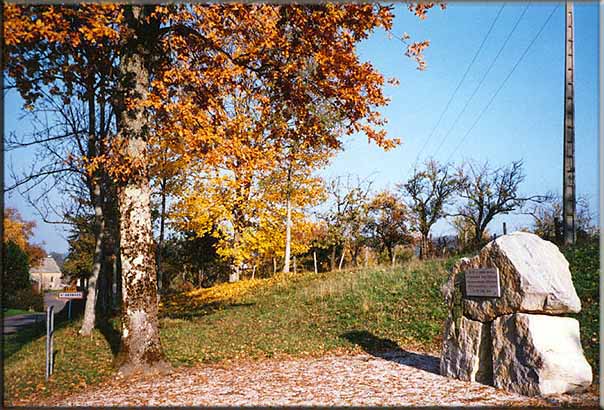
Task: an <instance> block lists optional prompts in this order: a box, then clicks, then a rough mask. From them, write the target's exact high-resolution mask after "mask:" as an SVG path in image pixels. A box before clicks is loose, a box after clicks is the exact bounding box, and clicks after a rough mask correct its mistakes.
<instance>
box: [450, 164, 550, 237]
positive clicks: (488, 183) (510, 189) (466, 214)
mask: <svg viewBox="0 0 604 410" xmlns="http://www.w3.org/2000/svg"><path fill="white" fill-rule="evenodd" d="M457 178H458V181H459V197H460V198H461V199H462V202H461V203H460V205H459V207H458V209H457V213H456V214H454V216H460V217H462V218H464V219H465V220H466V221H467V222H468V223H470V224H471V226H472V227H473V228H474V235H473V236H474V238H473V239H474V241H475V244H476V245H480V244H481V243H482V242H483V236H484V232H485V230H486V228H487V225H488V224H489V223H490V222H491V221H492V220H493V218H495V216H497V215H501V214H508V213H510V212H514V211H518V212H520V211H521V210H522V208H523V206H524V205H525V204H526V203H527V202H529V201H534V202H541V201H543V200H545V199H546V198H547V196H545V195H533V196H522V195H521V194H520V190H519V189H520V184H521V183H522V181H524V174H523V172H522V161H514V162H512V163H511V164H510V165H509V166H507V167H501V168H495V169H493V168H491V167H490V166H489V164H488V161H487V162H484V163H483V164H476V163H472V162H467V163H465V164H462V165H461V166H460V167H459V168H458V170H457Z"/></svg>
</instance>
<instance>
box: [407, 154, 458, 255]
mask: <svg viewBox="0 0 604 410" xmlns="http://www.w3.org/2000/svg"><path fill="white" fill-rule="evenodd" d="M398 188H399V189H401V190H403V192H405V193H406V194H407V195H408V201H407V202H408V206H409V209H410V211H411V214H412V217H413V225H414V227H415V229H417V230H418V231H419V232H420V233H421V235H422V243H421V246H420V257H424V256H425V255H424V254H425V249H426V246H427V243H428V237H429V235H430V229H431V228H432V226H433V225H434V224H435V223H436V222H437V221H438V220H439V219H440V218H443V217H444V216H446V211H445V206H446V205H447V204H448V203H449V201H450V200H451V198H452V196H453V194H454V193H455V192H456V190H457V188H458V181H457V178H455V176H454V175H452V171H451V166H450V165H449V164H440V163H438V162H437V161H435V160H428V161H426V163H425V164H424V167H423V169H418V168H416V169H415V170H414V172H413V175H412V176H411V178H409V180H408V181H407V182H405V183H404V184H399V185H398Z"/></svg>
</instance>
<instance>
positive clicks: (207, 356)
mask: <svg viewBox="0 0 604 410" xmlns="http://www.w3.org/2000/svg"><path fill="white" fill-rule="evenodd" d="M597 250H598V248H597V246H596V247H595V248H590V249H583V248H580V249H575V250H568V251H566V255H567V257H568V258H569V261H570V262H571V270H572V271H573V278H574V280H575V283H576V287H577V291H578V293H579V296H580V297H581V298H582V300H583V306H584V310H583V311H582V312H581V313H580V314H579V315H577V317H578V319H579V320H580V322H581V336H582V339H583V340H582V342H583V346H584V348H585V352H586V356H587V357H588V360H589V361H590V363H591V365H592V367H594V370H596V373H597V367H596V366H597V364H598V363H597V356H598V352H599V350H598V344H597V343H598V340H599V339H598V335H597V334H598V323H599V322H598V312H599V301H598V297H597V281H598V269H597V268H598V265H597ZM594 255H595V258H596V259H595V262H594ZM451 262H452V261H449V262H448V263H446V264H445V263H444V262H443V261H429V262H426V263H422V264H420V263H416V262H414V263H412V264H411V265H410V266H408V267H406V268H404V269H394V270H391V269H382V270H380V269H378V270H368V271H356V272H333V273H326V274H319V275H318V276H317V275H314V274H301V275H298V276H295V277H288V278H287V279H285V278H275V279H270V280H255V281H242V282H239V283H237V284H223V285H219V286H216V287H213V288H210V289H203V290H196V291H192V292H189V293H187V294H179V295H172V296H170V297H168V298H166V300H165V301H164V302H163V304H162V319H161V335H162V344H163V347H164V350H165V352H166V355H167V357H168V359H169V360H170V361H171V362H172V364H173V365H175V366H181V365H185V366H186V365H193V364H195V363H200V362H202V363H203V362H217V361H221V360H230V359H237V358H240V357H245V358H258V357H273V356H283V355H292V356H301V355H320V354H322V353H324V352H326V351H341V352H344V351H356V350H360V349H363V350H370V351H371V350H380V349H392V348H397V347H400V348H403V349H413V350H424V351H428V352H434V353H436V354H438V351H439V349H440V344H441V326H442V321H443V319H444V317H445V311H444V307H443V304H442V297H441V295H440V286H441V284H442V283H443V282H444V280H445V279H446V275H447V274H446V270H445V265H450V264H451ZM594 286H595V288H594ZM594 292H595V293H594ZM594 295H595V296H594ZM77 326H78V323H77V322H75V323H72V324H69V325H64V326H63V327H61V328H60V329H58V331H57V333H56V336H55V350H56V351H57V352H58V353H57V355H56V367H55V374H54V375H53V378H52V380H51V381H50V382H49V383H48V384H45V383H44V337H41V336H42V335H43V334H44V330H43V329H39V330H36V329H32V330H30V331H27V332H28V333H25V334H22V335H16V336H11V337H9V338H7V343H5V373H4V375H5V379H4V380H5V397H6V399H7V400H8V403H9V404H10V403H18V400H19V398H24V397H26V398H27V401H26V402H30V403H35V401H36V397H38V396H40V395H43V396H44V395H48V394H50V393H57V392H68V391H74V390H75V389H81V388H83V387H85V386H86V385H89V384H94V383H98V382H99V381H101V380H103V379H106V378H108V377H110V376H111V375H112V374H113V372H114V369H113V367H112V361H113V357H114V356H113V353H114V352H115V351H116V350H117V348H118V343H119V335H118V333H117V332H116V330H115V329H117V328H118V326H117V323H114V324H113V327H112V326H105V327H103V329H102V330H95V332H94V333H93V336H92V337H91V338H80V337H78V336H77V329H78V327H77ZM32 340H33V341H32ZM112 350H113V352H112Z"/></svg>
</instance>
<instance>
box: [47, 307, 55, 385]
mask: <svg viewBox="0 0 604 410" xmlns="http://www.w3.org/2000/svg"><path fill="white" fill-rule="evenodd" d="M54 328H55V312H54V307H53V306H49V307H48V308H47V310H46V380H48V378H49V377H50V376H51V375H52V369H53V364H54V357H53V356H54V355H53V336H54Z"/></svg>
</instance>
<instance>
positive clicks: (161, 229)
mask: <svg viewBox="0 0 604 410" xmlns="http://www.w3.org/2000/svg"><path fill="white" fill-rule="evenodd" d="M160 187H161V188H160V189H161V194H160V195H161V206H160V213H159V241H158V242H157V289H158V290H160V291H161V289H162V285H163V284H162V270H161V262H162V260H161V258H162V251H163V249H164V226H165V221H166V177H165V176H162V179H161V184H160Z"/></svg>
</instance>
